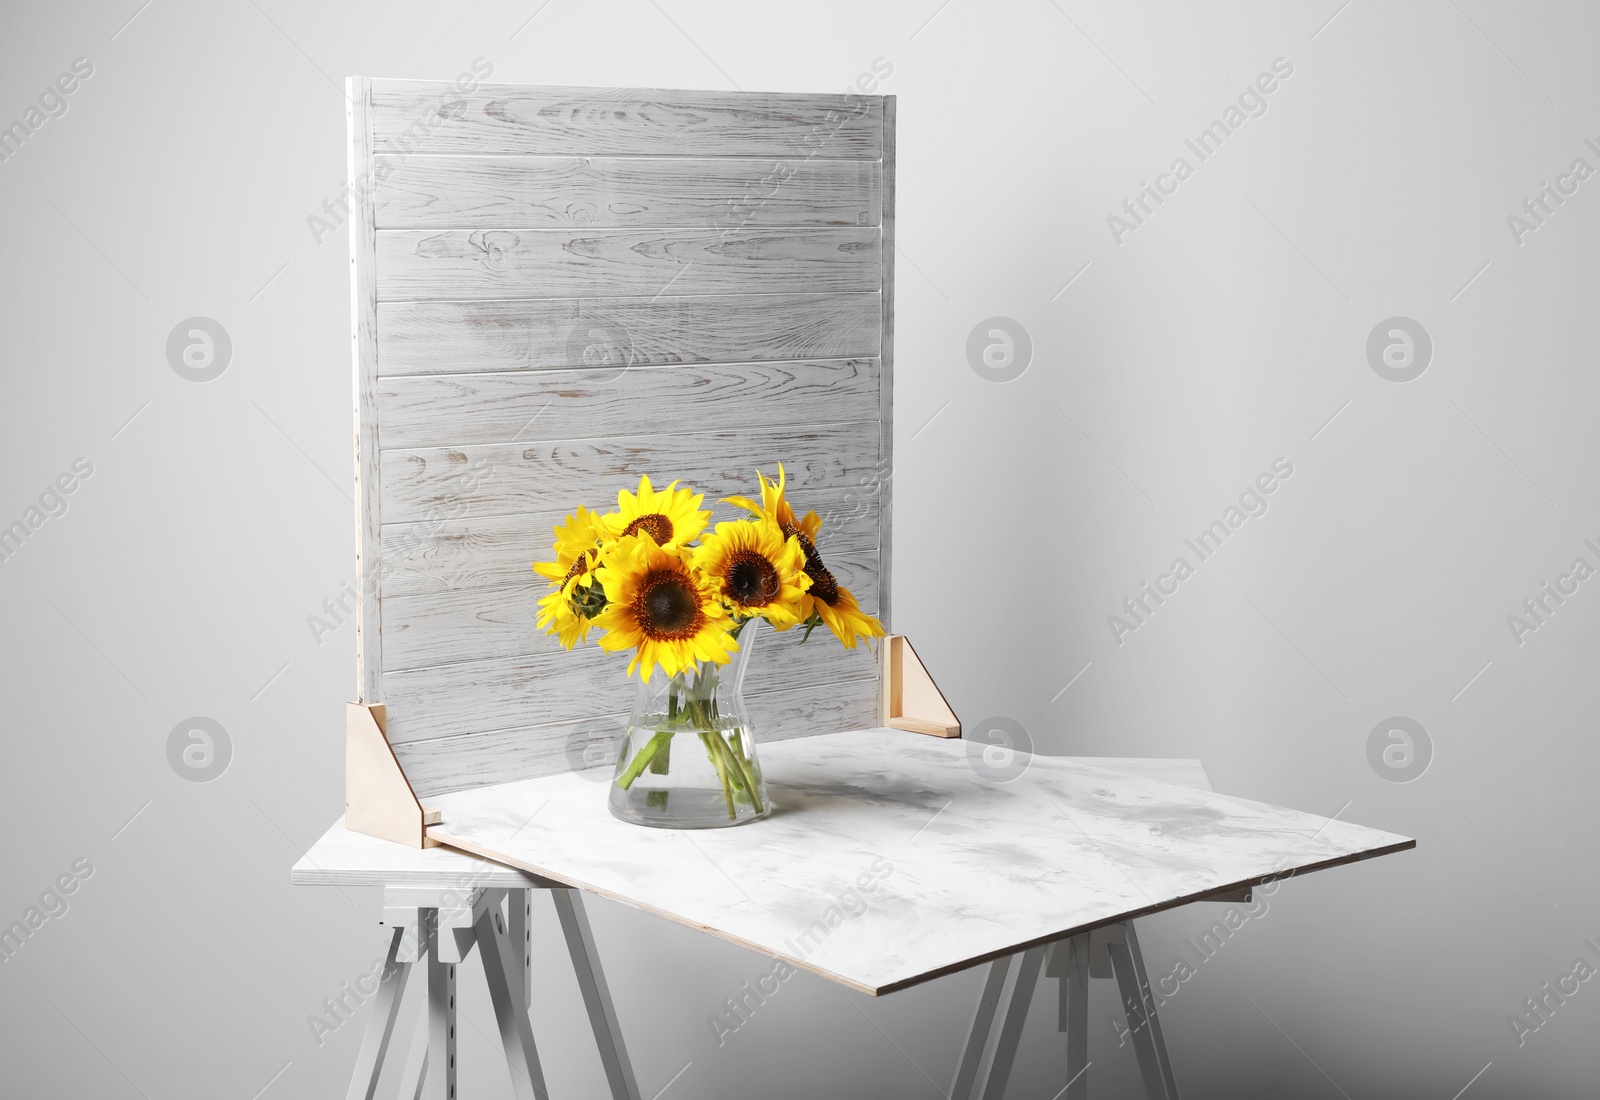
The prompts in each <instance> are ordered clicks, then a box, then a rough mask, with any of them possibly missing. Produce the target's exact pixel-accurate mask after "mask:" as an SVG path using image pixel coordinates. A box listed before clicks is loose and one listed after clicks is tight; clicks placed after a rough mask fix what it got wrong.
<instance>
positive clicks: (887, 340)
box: [874, 95, 896, 634]
mask: <svg viewBox="0 0 1600 1100" xmlns="http://www.w3.org/2000/svg"><path fill="white" fill-rule="evenodd" d="M895 103H896V100H895V97H894V96H892V95H891V96H884V97H883V289H882V295H883V297H882V301H881V302H880V305H881V306H882V307H883V321H882V324H881V326H880V328H879V345H878V360H879V362H880V363H881V364H882V374H881V378H882V381H881V383H880V385H879V387H878V420H879V424H880V426H881V428H882V431H883V448H882V453H881V454H880V456H879V458H878V471H879V476H878V478H877V480H876V481H875V482H874V487H875V488H876V489H877V490H878V501H877V503H878V522H879V523H880V524H881V525H882V528H881V531H880V534H879V536H878V548H879V551H880V553H881V554H882V557H883V571H884V576H888V575H889V570H890V568H891V567H892V565H893V563H894V538H893V535H894V530H893V522H894V232H895V230H894V172H895V109H896V108H895ZM891 596H892V592H891V591H890V586H889V585H887V584H885V585H884V591H883V608H882V613H881V614H880V616H879V618H881V619H882V620H883V625H884V629H885V630H887V631H889V632H890V633H891V634H892V633H894V620H893V617H892V616H891V614H890V612H891V611H892V610H893V601H892V599H891Z"/></svg>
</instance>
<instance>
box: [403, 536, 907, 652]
mask: <svg viewBox="0 0 1600 1100" xmlns="http://www.w3.org/2000/svg"><path fill="white" fill-rule="evenodd" d="M827 563H828V568H830V569H831V570H833V573H834V575H835V576H836V577H837V578H838V579H839V583H840V584H842V585H844V586H845V587H846V588H848V589H849V590H850V591H851V592H852V593H854V595H855V596H856V598H857V599H858V600H860V601H861V606H862V608H863V609H864V610H866V612H867V613H868V614H869V615H870V614H875V613H876V611H877V608H878V600H879V585H878V555H877V553H876V552H875V551H872V552H868V553H863V554H846V555H831V554H830V555H829V556H828V558H827ZM548 591H549V588H548V585H547V582H546V581H545V580H544V579H543V578H540V577H537V576H534V575H533V573H532V571H531V570H530V571H529V573H528V583H526V584H519V585H514V586H512V587H509V588H475V589H469V590H467V591H464V592H430V593H427V594H426V595H420V596H392V595H391V596H388V597H387V598H386V599H385V600H384V627H383V629H384V638H383V645H384V661H385V664H384V668H385V670H386V671H389V672H398V671H400V670H402V669H412V668H427V667H429V666H432V665H446V664H451V663H454V662H460V661H486V660H497V659H504V658H507V657H523V656H528V655H531V654H535V653H548V654H559V653H561V652H562V650H561V644H560V642H559V641H557V640H556V639H555V638H554V637H551V636H550V635H548V634H546V633H545V632H544V631H543V630H541V629H539V628H538V627H537V626H536V625H534V624H535V620H536V619H537V618H538V612H539V600H540V599H542V598H543V597H544V595H545V593H547V592H548ZM819 637H820V636H819ZM819 637H813V639H812V643H813V644H815V643H816V642H818V641H819ZM766 640H767V639H762V641H763V642H764V641H766ZM557 667H558V668H559V666H557Z"/></svg>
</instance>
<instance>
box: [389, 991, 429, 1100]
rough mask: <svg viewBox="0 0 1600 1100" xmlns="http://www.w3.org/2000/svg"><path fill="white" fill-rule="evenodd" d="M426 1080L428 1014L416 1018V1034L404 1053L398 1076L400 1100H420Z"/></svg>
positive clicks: (397, 1094) (423, 1013) (425, 1012)
mask: <svg viewBox="0 0 1600 1100" xmlns="http://www.w3.org/2000/svg"><path fill="white" fill-rule="evenodd" d="M427 1080H428V1013H427V1011H426V1010H424V1011H423V1012H422V1013H421V1014H420V1015H419V1016H418V1017H417V1033H416V1035H415V1036H414V1037H413V1038H412V1040H411V1049H410V1050H409V1051H407V1052H406V1065H405V1069H404V1070H402V1071H401V1074H400V1089H399V1091H398V1092H396V1093H395V1095H396V1096H398V1097H399V1098H400V1100H422V1087H423V1085H424V1084H426V1083H427Z"/></svg>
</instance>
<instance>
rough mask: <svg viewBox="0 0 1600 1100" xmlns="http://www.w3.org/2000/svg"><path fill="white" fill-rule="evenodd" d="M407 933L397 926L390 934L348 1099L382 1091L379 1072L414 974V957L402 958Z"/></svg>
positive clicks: (364, 1098) (368, 1098)
mask: <svg viewBox="0 0 1600 1100" xmlns="http://www.w3.org/2000/svg"><path fill="white" fill-rule="evenodd" d="M404 937H405V929H403V928H396V929H394V931H393V934H392V935H391V936H390V937H389V954H388V956H387V957H386V958H385V959H384V964H383V974H382V978H381V980H380V981H379V983H378V994H377V996H376V997H375V998H374V999H373V1002H372V1015H371V1016H369V1017H367V1028H366V1032H365V1033H364V1034H363V1035H362V1037H361V1051H360V1053H358V1054H357V1055H356V1068H355V1073H354V1074H353V1075H352V1076H351V1078H350V1089H349V1091H348V1092H347V1093H345V1095H346V1097H347V1098H348V1100H372V1097H373V1095H374V1094H375V1093H376V1092H377V1091H378V1075H379V1073H381V1072H382V1070H383V1059H384V1056H385V1055H386V1054H387V1053H388V1052H389V1040H390V1039H391V1038H392V1037H393V1035H394V1024H395V1021H396V1020H397V1019H399V1018H400V999H401V997H402V995H403V994H404V993H405V991H406V980H407V979H408V978H410V977H411V962H410V960H402V956H403V954H404V953H405V952H404V942H403V941H404Z"/></svg>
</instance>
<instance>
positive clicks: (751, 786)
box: [712, 731, 765, 814]
mask: <svg viewBox="0 0 1600 1100" xmlns="http://www.w3.org/2000/svg"><path fill="white" fill-rule="evenodd" d="M712 736H713V737H715V738H716V742H717V747H718V749H719V750H720V751H721V752H722V753H723V754H724V758H725V760H726V762H727V763H726V767H727V768H728V769H729V770H730V771H732V772H733V773H734V774H735V775H736V776H737V777H738V778H737V779H736V780H735V782H736V783H738V784H739V786H740V787H741V788H742V789H743V790H744V792H745V794H747V795H749V796H750V808H751V809H753V810H754V811H755V812H756V813H757V814H761V813H764V812H765V807H763V806H762V803H761V786H760V784H759V783H757V782H756V777H755V772H754V771H753V770H752V769H751V767H750V765H749V764H747V763H746V762H745V760H744V756H743V754H742V753H740V752H739V751H738V750H736V749H735V748H734V747H733V746H732V745H731V744H729V742H728V741H727V740H726V739H724V738H723V736H722V735H721V734H720V733H715V734H712ZM734 736H738V734H737V731H735V732H734Z"/></svg>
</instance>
